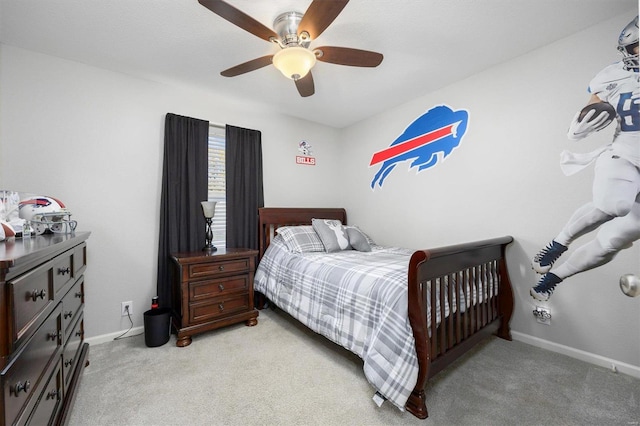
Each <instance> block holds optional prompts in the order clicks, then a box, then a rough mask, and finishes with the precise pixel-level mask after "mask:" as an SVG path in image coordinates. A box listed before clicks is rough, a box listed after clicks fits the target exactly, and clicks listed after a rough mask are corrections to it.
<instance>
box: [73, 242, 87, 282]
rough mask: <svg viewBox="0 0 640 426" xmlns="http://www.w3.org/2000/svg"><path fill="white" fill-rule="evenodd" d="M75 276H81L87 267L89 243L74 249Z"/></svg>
mask: <svg viewBox="0 0 640 426" xmlns="http://www.w3.org/2000/svg"><path fill="white" fill-rule="evenodd" d="M72 263H73V276H74V278H77V277H79V276H80V275H81V274H82V273H83V272H84V270H85V269H87V243H82V244H80V245H79V246H78V247H76V248H74V249H73V258H72Z"/></svg>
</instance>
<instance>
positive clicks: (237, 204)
mask: <svg viewBox="0 0 640 426" xmlns="http://www.w3.org/2000/svg"><path fill="white" fill-rule="evenodd" d="M225 139H226V148H225V156H226V164H225V168H226V180H227V247H234V248H238V247H243V248H250V249H255V250H257V249H258V248H259V241H258V240H259V238H258V208H259V207H264V193H263V187H262V134H261V133H260V132H259V131H258V130H250V129H243V128H240V127H234V126H229V125H227V126H226V130H225Z"/></svg>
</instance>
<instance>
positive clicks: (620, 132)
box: [589, 62, 640, 167]
mask: <svg viewBox="0 0 640 426" xmlns="http://www.w3.org/2000/svg"><path fill="white" fill-rule="evenodd" d="M634 91H635V92H636V96H638V95H639V94H638V92H639V91H640V74H638V73H637V72H633V71H627V70H625V69H624V68H623V63H622V62H616V63H615V64H612V65H609V66H608V67H606V68H604V69H603V70H602V71H600V72H599V73H598V74H597V75H596V76H595V77H594V78H593V80H591V82H590V83H589V92H590V93H593V94H595V95H597V96H598V97H599V98H600V99H601V100H603V101H605V102H608V103H609V104H611V105H612V106H613V107H614V108H615V109H616V112H617V122H618V123H617V128H616V132H615V136H614V139H613V143H612V145H611V148H612V150H613V151H614V152H615V153H616V154H618V155H621V156H623V157H624V158H626V159H628V160H629V161H631V162H632V163H633V164H635V165H636V166H638V167H640V104H637V103H634V102H633V99H632V96H633V92H634Z"/></svg>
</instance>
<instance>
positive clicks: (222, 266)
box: [189, 258, 250, 279]
mask: <svg viewBox="0 0 640 426" xmlns="http://www.w3.org/2000/svg"><path fill="white" fill-rule="evenodd" d="M249 263H250V262H249V259H247V258H245V259H235V260H225V261H218V262H207V263H196V264H193V265H189V279H193V278H203V277H208V276H215V275H221V274H227V273H235V272H246V271H248V270H249Z"/></svg>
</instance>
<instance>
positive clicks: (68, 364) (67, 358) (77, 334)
mask: <svg viewBox="0 0 640 426" xmlns="http://www.w3.org/2000/svg"><path fill="white" fill-rule="evenodd" d="M83 335H84V321H83V317H82V316H81V317H80V318H78V322H76V324H75V326H74V327H73V331H72V332H71V335H70V337H69V340H68V341H67V342H66V344H65V346H64V352H63V353H62V364H63V372H62V376H63V377H64V384H65V386H67V385H68V384H69V380H70V379H71V376H72V375H73V374H72V373H73V370H74V369H75V367H76V364H77V363H78V349H80V345H81V344H82V340H83V337H84V336H83Z"/></svg>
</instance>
